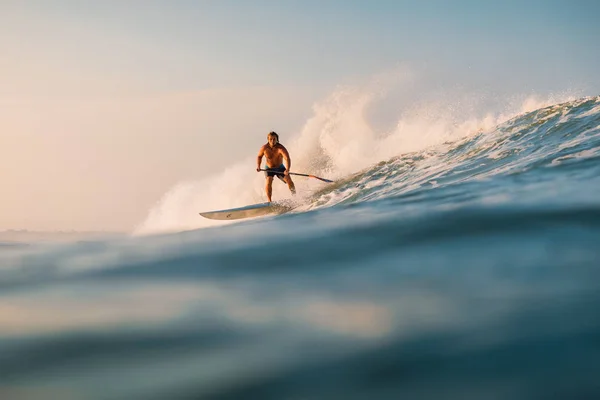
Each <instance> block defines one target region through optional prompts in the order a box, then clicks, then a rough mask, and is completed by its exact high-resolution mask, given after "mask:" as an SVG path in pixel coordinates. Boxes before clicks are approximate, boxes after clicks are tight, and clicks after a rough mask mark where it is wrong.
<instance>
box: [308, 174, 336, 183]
mask: <svg viewBox="0 0 600 400" xmlns="http://www.w3.org/2000/svg"><path fill="white" fill-rule="evenodd" d="M309 177H310V178H315V179H318V180H320V181H323V182H327V183H333V181H332V180H330V179H325V178H321V177H318V176H314V175H309Z"/></svg>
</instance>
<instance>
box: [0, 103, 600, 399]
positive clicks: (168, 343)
mask: <svg viewBox="0 0 600 400" xmlns="http://www.w3.org/2000/svg"><path fill="white" fill-rule="evenodd" d="M488 122H489V121H488ZM454 128H455V129H456V130H458V131H464V133H465V134H464V135H462V136H453V137H448V138H442V139H441V140H437V141H436V142H435V143H434V142H432V143H429V142H428V141H427V140H426V139H427V137H426V136H427V134H426V133H427V132H422V133H423V139H424V144H423V145H422V146H420V147H418V148H415V149H410V148H407V149H406V150H405V151H398V148H399V147H402V143H398V141H399V140H400V139H399V138H400V137H401V135H400V134H398V135H393V136H388V137H385V138H378V139H377V140H376V141H374V138H372V137H369V136H368V135H367V136H364V140H362V141H360V142H356V143H352V144H351V146H346V147H344V146H341V145H340V143H341V142H342V141H343V140H342V139H343V138H340V137H332V136H327V135H324V134H323V132H325V133H326V132H327V129H318V130H315V131H318V132H321V136H319V137H318V138H315V137H310V138H306V137H304V138H303V139H302V140H303V141H304V142H303V143H304V144H302V146H304V147H306V148H308V147H314V146H315V143H319V144H320V148H319V149H320V150H319V151H316V150H313V151H312V152H309V153H310V158H311V160H313V161H311V162H312V163H311V162H309V161H307V160H305V161H303V160H299V162H298V163H297V164H296V165H298V167H297V168H304V169H298V172H308V173H312V174H315V175H319V176H324V177H327V178H332V179H334V180H335V182H334V183H332V184H324V183H322V182H319V181H316V180H310V179H306V178H300V177H298V178H295V179H296V182H297V186H298V188H299V193H300V195H299V196H298V197H297V198H294V199H291V200H290V201H293V202H295V203H294V204H295V208H294V210H293V211H291V212H289V213H287V214H283V215H276V216H268V217H264V218H256V219H250V220H242V221H239V222H235V223H230V222H227V223H218V222H214V221H212V222H211V221H208V220H203V219H202V218H201V217H200V216H199V215H198V212H200V211H208V209H211V208H214V209H216V208H227V207H234V206H243V205H245V204H251V202H252V201H254V202H260V200H261V198H260V196H262V195H263V193H262V185H263V182H264V178H262V176H259V175H260V174H257V175H254V176H253V178H252V179H253V180H252V188H251V189H249V192H248V193H245V192H244V193H238V194H239V195H238V196H235V195H231V194H230V193H225V195H224V194H223V190H222V188H219V187H218V186H213V189H211V192H210V193H207V192H206V191H205V192H202V193H201V194H200V195H195V196H196V197H194V196H192V197H191V198H188V200H187V201H186V202H187V203H189V204H188V206H186V208H185V211H184V212H182V211H181V208H180V209H179V210H175V211H173V210H172V207H171V208H170V207H169V206H168V205H169V204H172V202H173V201H174V200H173V199H174V198H176V197H178V196H177V193H179V194H181V193H182V192H189V191H190V190H192V189H194V188H195V187H194V186H193V184H188V185H187V186H186V185H183V186H182V187H180V188H178V189H177V190H175V191H174V192H173V193H170V194H168V195H167V196H165V199H163V202H162V205H161V206H159V207H158V208H157V209H156V210H154V211H153V212H152V213H151V215H149V218H148V220H147V221H146V222H145V223H144V224H143V226H141V227H139V229H138V231H137V232H135V234H132V235H128V236H126V237H116V238H106V239H99V238H95V239H89V240H73V241H66V242H61V243H48V242H44V243H39V242H31V243H20V244H18V245H17V244H14V245H13V244H10V243H3V245H2V246H0V398H2V399H298V400H300V399H591V398H600V379H599V377H600V312H599V309H600V97H586V98H579V99H572V100H569V101H567V102H560V103H557V104H550V105H547V106H543V107H541V108H537V109H534V110H529V111H527V112H521V113H516V114H515V115H511V116H510V117H509V118H506V119H504V120H503V119H502V118H498V119H494V121H493V123H488V124H487V125H486V126H485V127H483V128H480V129H473V127H470V126H469V127H467V126H466V125H464V124H463V125H458V126H454ZM401 130H402V126H400V127H398V131H399V132H400V131H401ZM467 131H468V132H467ZM400 133H401V132H400ZM467 133H468V134H467ZM334 139H337V143H336V141H335V140H334ZM438 139H439V135H438ZM346 142H348V141H346ZM370 143H376V145H377V146H378V148H377V149H371V150H373V151H371V152H370V153H369V155H370V156H372V157H370V158H369V157H365V158H363V159H362V160H363V161H364V162H363V163H362V164H361V165H359V168H355V169H354V170H352V169H351V168H348V167H347V165H346V164H348V163H350V161H351V160H353V157H352V154H350V156H349V155H348V153H352V151H359V150H361V151H363V152H364V151H367V152H369V151H370V150H369V145H370ZM298 146H300V144H299V145H298ZM340 146H341V147H340ZM323 149H326V150H327V151H325V150H323ZM257 150H258V148H257ZM253 152H254V150H253ZM296 153H299V151H296ZM342 153H344V154H342ZM292 154H294V153H292ZM314 160H316V161H314ZM344 162H346V164H344ZM244 168H246V169H247V170H249V171H252V170H253V169H254V168H255V167H254V164H253V161H252V160H251V161H250V162H249V163H248V165H246V166H244ZM238 170H239V168H238V167H237V166H234V167H232V168H231V169H229V170H227V171H225V172H224V173H223V176H220V177H218V178H215V179H214V181H218V182H221V183H220V184H225V183H222V182H226V184H227V185H229V186H228V187H230V188H239V187H242V186H243V185H244V181H246V180H247V179H246V178H244V177H242V178H239V179H238V178H236V176H237V175H239V174H238ZM249 173H250V172H249ZM211 182H212V181H211ZM190 185H191V186H190ZM274 185H277V187H276V188H275V195H274V197H278V198H281V197H286V196H288V195H289V194H288V193H287V192H286V188H285V187H284V186H283V185H281V184H280V183H275V184H274ZM202 186H205V187H208V186H210V185H208V186H207V182H203V183H202ZM194 190H195V189H194ZM230 190H235V189H230ZM237 190H239V189H237ZM234 194H235V193H234ZM219 196H221V197H219ZM225 198H227V199H228V200H224V199H225ZM286 198H287V197H286ZM217 200H218V201H217ZM262 201H264V200H262ZM236 202H237V203H236ZM240 202H242V204H240ZM169 209H171V214H169V212H168V211H169ZM173 214H177V216H176V217H173ZM167 220H169V221H174V220H177V221H180V222H181V221H182V220H185V222H183V223H170V224H169V223H165V222H164V221H167ZM160 221H162V222H160ZM159 226H160V227H163V228H168V229H164V230H160V229H155V230H153V229H151V228H153V227H154V228H156V227H159Z"/></svg>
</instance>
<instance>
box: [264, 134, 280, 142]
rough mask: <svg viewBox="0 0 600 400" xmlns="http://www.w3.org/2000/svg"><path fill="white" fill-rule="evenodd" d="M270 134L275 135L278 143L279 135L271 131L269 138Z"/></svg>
mask: <svg viewBox="0 0 600 400" xmlns="http://www.w3.org/2000/svg"><path fill="white" fill-rule="evenodd" d="M269 136H275V139H277V143H279V135H278V134H277V133H275V132H269V134H268V135H267V139H268V138H269Z"/></svg>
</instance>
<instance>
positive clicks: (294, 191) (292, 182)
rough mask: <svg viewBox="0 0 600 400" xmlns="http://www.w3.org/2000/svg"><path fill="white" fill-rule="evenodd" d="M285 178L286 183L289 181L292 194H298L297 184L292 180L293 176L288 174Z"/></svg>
mask: <svg viewBox="0 0 600 400" xmlns="http://www.w3.org/2000/svg"><path fill="white" fill-rule="evenodd" d="M283 180H284V181H285V183H287V185H288V188H290V192H292V194H296V185H294V181H292V177H291V176H289V175H287V176H286V177H284V179H283Z"/></svg>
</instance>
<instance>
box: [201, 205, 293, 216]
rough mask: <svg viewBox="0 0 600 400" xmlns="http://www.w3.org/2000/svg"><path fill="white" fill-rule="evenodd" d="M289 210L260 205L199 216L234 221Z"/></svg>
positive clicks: (205, 213)
mask: <svg viewBox="0 0 600 400" xmlns="http://www.w3.org/2000/svg"><path fill="white" fill-rule="evenodd" d="M291 209H292V207H289V206H286V205H284V204H282V203H260V204H252V205H249V206H245V207H239V208H230V209H227V210H218V211H208V212H201V213H199V214H200V215H202V216H203V217H204V218H208V219H218V220H234V219H243V218H253V217H260V216H263V215H269V214H283V213H284V212H287V211H289V210H291Z"/></svg>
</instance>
